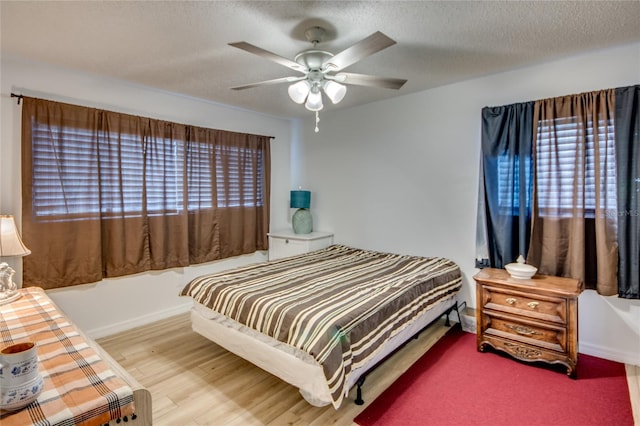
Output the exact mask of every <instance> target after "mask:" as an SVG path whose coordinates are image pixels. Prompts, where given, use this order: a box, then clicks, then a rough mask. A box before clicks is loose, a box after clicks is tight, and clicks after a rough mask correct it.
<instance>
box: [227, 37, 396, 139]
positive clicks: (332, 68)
mask: <svg viewBox="0 0 640 426" xmlns="http://www.w3.org/2000/svg"><path fill="white" fill-rule="evenodd" d="M325 34H326V30H325V29H324V28H322V27H319V26H315V27H311V28H309V29H308V30H307V31H305V36H306V38H307V40H308V41H309V42H311V43H312V44H313V47H312V48H310V49H306V50H303V51H302V52H300V53H298V54H297V55H296V56H295V57H294V59H293V60H290V59H287V58H285V57H283V56H280V55H276V54H275V53H272V52H269V51H267V50H264V49H262V48H260V47H257V46H254V45H253V44H250V43H247V42H245V41H241V42H237V43H229V45H230V46H233V47H236V48H238V49H242V50H244V51H247V52H249V53H253V54H255V55H258V56H261V57H263V58H265V59H268V60H270V61H273V62H275V63H277V64H280V65H283V66H285V67H287V68H289V69H292V70H294V71H297V72H299V73H301V74H302V75H301V76H290V77H281V78H276V79H273V80H266V81H260V82H257V83H250V84H244V85H241V86H235V87H232V88H231V89H233V90H244V89H250V88H252V87H256V86H264V85H270V84H279V83H291V84H290V85H289V89H288V92H289V97H290V98H291V100H292V101H294V102H295V103H298V104H304V106H305V107H306V108H307V109H308V110H310V111H315V113H316V129H315V130H316V132H317V131H318V126H317V123H318V121H319V118H318V111H320V110H321V109H322V108H323V107H324V105H323V104H322V94H321V91H324V93H325V95H327V97H328V98H329V99H330V100H331V102H333V103H334V104H337V103H338V102H340V101H341V100H342V99H343V98H344V96H345V94H346V93H347V87H346V85H348V84H351V85H357V86H369V87H383V88H387V89H396V90H397V89H400V88H401V87H402V85H404V83H406V82H407V80H403V79H399V78H386V77H376V76H373V75H367V74H355V73H350V72H343V71H342V70H343V69H344V68H347V67H348V66H350V65H353V64H354V63H356V62H358V61H360V60H361V59H364V58H366V57H367V56H370V55H373V54H374V53H377V52H379V51H381V50H382V49H386V48H387V47H389V46H392V45H394V44H396V42H395V41H394V40H392V39H391V38H389V37H387V36H386V35H384V34H383V33H381V32H380V31H377V32H375V33H373V34H371V35H370V36H369V37H367V38H365V39H363V40H360V41H359V42H357V43H356V44H354V45H352V46H351V47H348V48H347V49H345V50H343V51H341V52H339V53H337V54H335V55H334V54H333V53H331V52H328V51H326V50H321V49H319V48H317V45H318V43H320V42H322V40H323V38H324V35H325Z"/></svg>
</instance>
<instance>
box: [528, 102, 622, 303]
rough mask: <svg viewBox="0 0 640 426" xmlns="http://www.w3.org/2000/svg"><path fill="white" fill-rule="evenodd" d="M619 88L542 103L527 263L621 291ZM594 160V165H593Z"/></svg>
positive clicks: (611, 292)
mask: <svg viewBox="0 0 640 426" xmlns="http://www.w3.org/2000/svg"><path fill="white" fill-rule="evenodd" d="M614 102H615V91H614V90H604V91H597V92H589V93H583V94H579V95H570V96H564V97H558V98H553V99H545V100H541V101H536V103H535V107H534V119H533V122H534V123H537V128H535V129H534V151H535V152H534V161H535V167H534V169H535V185H534V196H533V212H532V214H533V219H532V231H531V242H530V247H529V258H528V259H527V261H528V262H529V263H531V264H533V265H536V266H538V269H539V272H540V273H542V274H547V275H559V276H567V277H573V278H578V279H581V280H583V281H584V282H585V284H586V285H587V288H595V289H597V291H598V292H599V293H600V294H603V295H614V294H616V293H617V264H618V245H617V237H616V232H617V228H616V223H617V222H616V216H617V215H616V183H615V152H614V132H613V116H614V108H615V105H614ZM589 159H592V160H589Z"/></svg>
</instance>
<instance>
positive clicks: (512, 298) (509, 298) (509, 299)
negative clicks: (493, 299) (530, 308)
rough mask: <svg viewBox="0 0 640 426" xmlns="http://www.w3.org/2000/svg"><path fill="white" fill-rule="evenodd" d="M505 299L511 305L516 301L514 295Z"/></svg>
mask: <svg viewBox="0 0 640 426" xmlns="http://www.w3.org/2000/svg"><path fill="white" fill-rule="evenodd" d="M505 301H506V302H507V303H508V304H510V305H513V304H515V303H516V299H515V298H514V297H507V298H506V299H505Z"/></svg>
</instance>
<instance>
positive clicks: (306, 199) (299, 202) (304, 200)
mask: <svg viewBox="0 0 640 426" xmlns="http://www.w3.org/2000/svg"><path fill="white" fill-rule="evenodd" d="M310 206H311V191H302V190H297V191H291V204H290V207H291V208H292V209H308V208H309V207H310Z"/></svg>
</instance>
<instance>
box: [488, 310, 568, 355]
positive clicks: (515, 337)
mask: <svg viewBox="0 0 640 426" xmlns="http://www.w3.org/2000/svg"><path fill="white" fill-rule="evenodd" d="M482 332H483V333H485V334H486V335H494V336H499V337H502V338H506V339H509V340H512V341H517V342H522V343H524V344H527V345H535V346H538V347H541V348H545V349H549V350H553V351H558V352H565V351H566V350H567V330H566V328H565V327H560V326H553V325H551V324H545V323H538V322H536V321H531V320H527V319H526V318H519V317H515V316H510V315H500V314H498V313H495V314H494V313H489V312H485V315H484V316H483V324H482Z"/></svg>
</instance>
